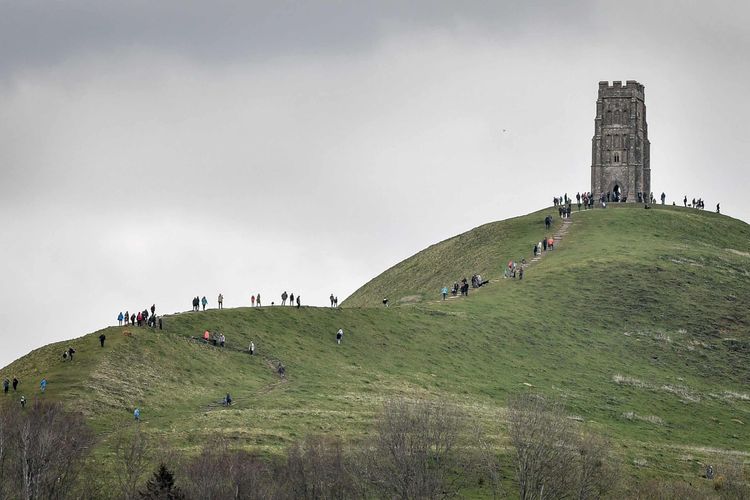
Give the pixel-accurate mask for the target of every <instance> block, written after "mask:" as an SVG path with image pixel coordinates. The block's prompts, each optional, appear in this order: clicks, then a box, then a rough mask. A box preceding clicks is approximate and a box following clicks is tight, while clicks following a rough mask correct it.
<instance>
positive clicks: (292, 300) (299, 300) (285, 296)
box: [258, 290, 333, 308]
mask: <svg viewBox="0 0 750 500" xmlns="http://www.w3.org/2000/svg"><path fill="white" fill-rule="evenodd" d="M258 297H259V298H258V300H259V301H260V295H258ZM287 299H289V305H290V306H294V304H295V300H296V301H297V307H298V308H299V307H302V296H300V295H297V298H296V299H295V298H294V293H286V290H284V292H283V293H282V294H281V305H282V306H285V305H286V300H287ZM331 307H333V294H331Z"/></svg>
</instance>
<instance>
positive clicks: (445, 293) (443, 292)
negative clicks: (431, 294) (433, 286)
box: [440, 286, 448, 300]
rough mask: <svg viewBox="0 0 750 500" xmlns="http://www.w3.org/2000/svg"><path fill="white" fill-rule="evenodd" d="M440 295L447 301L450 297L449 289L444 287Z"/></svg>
mask: <svg viewBox="0 0 750 500" xmlns="http://www.w3.org/2000/svg"><path fill="white" fill-rule="evenodd" d="M440 293H442V294H443V300H445V299H446V298H447V297H448V287H447V286H444V287H443V289H442V290H440Z"/></svg>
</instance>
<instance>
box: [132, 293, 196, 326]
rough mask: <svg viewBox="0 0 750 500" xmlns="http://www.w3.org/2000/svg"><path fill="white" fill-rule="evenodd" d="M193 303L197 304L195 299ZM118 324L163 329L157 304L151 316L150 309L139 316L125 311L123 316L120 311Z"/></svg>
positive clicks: (152, 306)
mask: <svg viewBox="0 0 750 500" xmlns="http://www.w3.org/2000/svg"><path fill="white" fill-rule="evenodd" d="M196 298H197V297H196ZM204 299H205V297H204ZM193 302H195V299H193ZM193 310H194V311H195V310H196V309H195V308H193ZM117 323H118V325H120V326H123V325H124V326H128V325H130V326H150V327H151V328H156V325H157V323H158V325H159V330H161V329H162V328H163V324H162V319H161V317H157V316H156V304H151V314H149V310H148V308H146V309H144V310H143V311H138V313H137V314H136V313H132V314H131V313H130V311H125V314H123V313H122V311H120V314H118V315H117Z"/></svg>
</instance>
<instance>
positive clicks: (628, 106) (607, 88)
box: [591, 80, 651, 202]
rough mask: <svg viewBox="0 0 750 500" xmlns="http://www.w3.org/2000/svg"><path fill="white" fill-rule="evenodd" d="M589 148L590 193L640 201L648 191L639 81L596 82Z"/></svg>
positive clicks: (647, 147) (645, 128)
mask: <svg viewBox="0 0 750 500" xmlns="http://www.w3.org/2000/svg"><path fill="white" fill-rule="evenodd" d="M591 149H592V151H591V193H592V194H593V195H594V196H596V197H597V198H599V196H601V195H602V194H604V196H605V197H607V196H608V199H609V201H628V202H642V201H647V200H648V197H649V196H650V193H651V166H650V161H649V151H650V143H649V142H648V126H647V125H646V104H645V100H644V90H643V85H641V84H640V83H638V82H636V81H635V80H628V81H627V82H625V85H623V84H622V82H619V81H614V82H612V85H610V84H609V82H599V97H598V99H597V100H596V119H595V120H594V138H593V139H592V148H591Z"/></svg>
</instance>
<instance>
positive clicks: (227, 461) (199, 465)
mask: <svg viewBox="0 0 750 500" xmlns="http://www.w3.org/2000/svg"><path fill="white" fill-rule="evenodd" d="M183 475H184V478H185V480H184V484H185V486H186V488H185V490H186V492H187V496H188V497H189V498H196V499H201V500H203V499H225V498H232V499H235V500H238V499H256V498H257V499H260V498H268V497H269V480H270V469H269V467H268V465H267V464H265V463H264V462H262V461H261V460H260V459H258V458H257V457H256V456H255V455H251V454H249V453H246V452H244V451H232V450H229V448H228V447H227V444H226V441H224V440H222V439H217V440H215V441H213V442H211V443H209V444H208V445H206V446H205V447H204V448H203V451H202V452H201V454H200V455H198V456H197V457H195V458H193V459H192V460H190V461H188V462H187V463H186V464H185V466H184V468H183Z"/></svg>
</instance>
